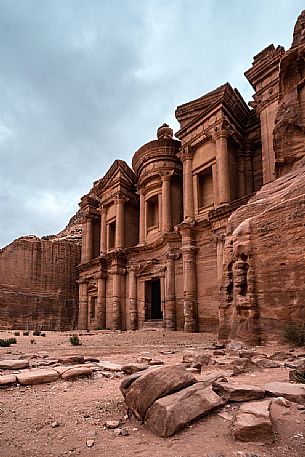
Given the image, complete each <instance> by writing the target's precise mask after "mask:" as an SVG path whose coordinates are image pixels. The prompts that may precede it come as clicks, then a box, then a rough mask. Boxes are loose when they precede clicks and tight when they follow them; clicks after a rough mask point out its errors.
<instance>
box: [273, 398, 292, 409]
mask: <svg viewBox="0 0 305 457" xmlns="http://www.w3.org/2000/svg"><path fill="white" fill-rule="evenodd" d="M272 403H276V404H277V405H280V406H284V407H285V408H290V407H291V403H290V401H289V400H287V399H286V398H284V397H277V398H274V399H273V400H272Z"/></svg>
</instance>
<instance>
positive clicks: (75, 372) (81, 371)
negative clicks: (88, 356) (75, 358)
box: [61, 366, 93, 379]
mask: <svg viewBox="0 0 305 457" xmlns="http://www.w3.org/2000/svg"><path fill="white" fill-rule="evenodd" d="M92 372H93V367H88V366H82V367H72V368H70V369H69V370H66V371H65V372H64V373H62V375H61V378H62V379H72V378H78V377H83V376H91V374H92Z"/></svg>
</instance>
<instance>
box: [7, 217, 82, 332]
mask: <svg viewBox="0 0 305 457" xmlns="http://www.w3.org/2000/svg"><path fill="white" fill-rule="evenodd" d="M80 248H81V214H80V212H78V213H77V214H76V215H75V216H73V218H72V219H71V220H70V222H69V224H68V225H67V227H66V228H65V229H64V230H63V231H62V232H60V233H59V234H58V235H51V236H46V237H42V238H41V239H40V238H38V237H36V236H33V235H32V236H25V237H21V238H19V239H17V240H15V241H13V242H12V243H11V244H9V245H8V246H6V247H5V248H3V249H1V250H0V328H24V329H34V328H39V329H45V330H64V329H71V328H73V327H75V326H76V323H77V310H78V287H77V283H76V280H77V268H76V267H77V265H78V264H79V262H80Z"/></svg>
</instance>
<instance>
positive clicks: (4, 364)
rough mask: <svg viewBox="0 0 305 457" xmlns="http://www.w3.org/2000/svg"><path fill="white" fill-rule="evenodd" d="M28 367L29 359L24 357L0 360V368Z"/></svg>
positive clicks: (17, 368) (15, 368)
mask: <svg viewBox="0 0 305 457" xmlns="http://www.w3.org/2000/svg"><path fill="white" fill-rule="evenodd" d="M28 367H29V361H28V360H26V359H22V360H15V359H8V360H0V368H1V369H2V370H22V369H23V368H28Z"/></svg>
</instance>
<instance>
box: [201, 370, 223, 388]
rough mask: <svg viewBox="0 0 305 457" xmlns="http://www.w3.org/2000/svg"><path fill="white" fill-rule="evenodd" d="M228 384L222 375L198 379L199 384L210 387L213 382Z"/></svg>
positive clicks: (213, 374)
mask: <svg viewBox="0 0 305 457" xmlns="http://www.w3.org/2000/svg"><path fill="white" fill-rule="evenodd" d="M216 381H219V382H228V380H227V378H226V377H225V376H224V374H223V373H211V374H208V375H205V376H202V377H201V378H200V382H202V383H204V385H205V386H206V387H207V386H210V385H211V384H213V383H214V382H216Z"/></svg>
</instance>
